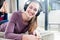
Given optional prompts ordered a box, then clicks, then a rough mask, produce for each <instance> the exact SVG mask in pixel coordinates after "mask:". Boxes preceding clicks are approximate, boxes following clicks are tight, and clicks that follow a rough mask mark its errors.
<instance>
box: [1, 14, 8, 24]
mask: <svg viewBox="0 0 60 40" xmlns="http://www.w3.org/2000/svg"><path fill="white" fill-rule="evenodd" d="M5 22H8V14H7V13H5V14H4V17H3V20H2V21H0V24H2V23H5Z"/></svg>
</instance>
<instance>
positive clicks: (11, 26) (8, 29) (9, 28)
mask: <svg viewBox="0 0 60 40" xmlns="http://www.w3.org/2000/svg"><path fill="white" fill-rule="evenodd" d="M15 20H16V13H13V15H12V17H11V20H10V21H9V23H8V25H7V27H6V30H5V38H8V39H16V40H21V39H22V34H14V33H13V32H14V26H15V24H14V23H15Z"/></svg>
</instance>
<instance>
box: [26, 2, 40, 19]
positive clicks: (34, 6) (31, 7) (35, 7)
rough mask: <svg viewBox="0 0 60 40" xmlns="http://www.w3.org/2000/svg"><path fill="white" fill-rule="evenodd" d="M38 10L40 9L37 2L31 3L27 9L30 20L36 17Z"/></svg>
mask: <svg viewBox="0 0 60 40" xmlns="http://www.w3.org/2000/svg"><path fill="white" fill-rule="evenodd" d="M38 9H39V4H38V3H35V2H31V3H30V4H29V6H28V7H27V9H26V14H27V16H28V17H30V18H32V17H34V16H35V15H36V14H37V12H38Z"/></svg>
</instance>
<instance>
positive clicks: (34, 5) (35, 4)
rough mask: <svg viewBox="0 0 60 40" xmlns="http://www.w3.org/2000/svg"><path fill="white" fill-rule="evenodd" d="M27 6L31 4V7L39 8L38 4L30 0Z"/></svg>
mask: <svg viewBox="0 0 60 40" xmlns="http://www.w3.org/2000/svg"><path fill="white" fill-rule="evenodd" d="M29 6H33V7H35V8H39V4H38V3H36V2H31V3H30V4H29Z"/></svg>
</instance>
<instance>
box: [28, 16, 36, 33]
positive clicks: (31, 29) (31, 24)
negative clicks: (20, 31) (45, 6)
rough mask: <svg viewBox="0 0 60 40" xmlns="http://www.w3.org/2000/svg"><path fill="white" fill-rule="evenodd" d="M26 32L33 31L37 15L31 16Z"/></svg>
mask: <svg viewBox="0 0 60 40" xmlns="http://www.w3.org/2000/svg"><path fill="white" fill-rule="evenodd" d="M28 26H29V29H28V33H33V31H34V30H35V29H36V28H37V16H35V17H33V18H32V19H31V21H30V22H29V25H28Z"/></svg>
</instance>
